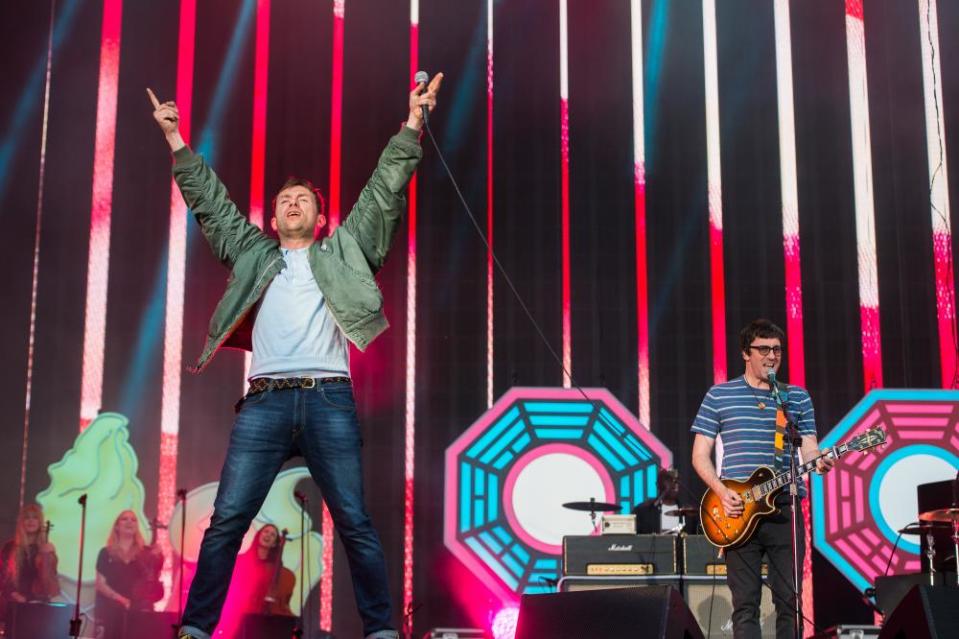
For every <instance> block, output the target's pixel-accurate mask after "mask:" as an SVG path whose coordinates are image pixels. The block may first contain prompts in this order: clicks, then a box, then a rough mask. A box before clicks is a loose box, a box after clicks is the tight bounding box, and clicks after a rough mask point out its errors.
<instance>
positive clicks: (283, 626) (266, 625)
mask: <svg viewBox="0 0 959 639" xmlns="http://www.w3.org/2000/svg"><path fill="white" fill-rule="evenodd" d="M295 626H296V617H288V616H285V615H261V614H246V615H243V623H242V625H241V626H240V637H242V639H289V638H290V637H292V636H293V628H294V627H295Z"/></svg>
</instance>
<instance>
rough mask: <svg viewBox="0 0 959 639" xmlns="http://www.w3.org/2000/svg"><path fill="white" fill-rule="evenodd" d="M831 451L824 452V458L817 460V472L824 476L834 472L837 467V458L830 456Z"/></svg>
mask: <svg viewBox="0 0 959 639" xmlns="http://www.w3.org/2000/svg"><path fill="white" fill-rule="evenodd" d="M829 453H830V451H828V450H827V451H824V452H823V456H822V457H820V458H819V459H817V460H816V472H817V473H819V474H820V475H822V474H823V473H828V472H829V471H830V470H832V467H833V466H835V465H836V458H835V457H833V456H832V455H830V454H829Z"/></svg>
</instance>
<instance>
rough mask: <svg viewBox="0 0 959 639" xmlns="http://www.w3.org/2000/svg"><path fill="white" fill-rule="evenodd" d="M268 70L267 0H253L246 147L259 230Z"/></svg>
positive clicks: (254, 219)
mask: <svg viewBox="0 0 959 639" xmlns="http://www.w3.org/2000/svg"><path fill="white" fill-rule="evenodd" d="M269 71H270V0H257V2H256V36H255V45H254V61H253V131H252V136H251V139H252V141H251V148H250V222H251V223H253V224H255V225H256V226H258V227H260V228H261V229H262V228H263V200H264V197H263V192H264V188H265V185H264V181H265V165H266V109H267V92H268V85H269Z"/></svg>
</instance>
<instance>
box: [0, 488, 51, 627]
mask: <svg viewBox="0 0 959 639" xmlns="http://www.w3.org/2000/svg"><path fill="white" fill-rule="evenodd" d="M47 533H48V530H47V529H46V526H45V522H44V519H43V509H42V508H41V507H40V506H38V505H36V504H27V505H26V506H24V507H23V509H22V510H21V511H20V515H19V516H18V517H17V528H16V532H15V533H14V537H13V539H11V540H10V541H8V542H7V543H6V544H4V546H3V550H2V551H0V565H2V575H0V613H2V618H4V619H6V615H7V604H8V603H9V602H20V603H23V602H27V601H42V602H47V601H50V599H51V598H52V597H54V596H55V595H56V594H57V593H59V592H60V584H59V582H58V581H57V552H56V549H55V548H54V547H53V544H51V543H50V542H49V540H48V539H47Z"/></svg>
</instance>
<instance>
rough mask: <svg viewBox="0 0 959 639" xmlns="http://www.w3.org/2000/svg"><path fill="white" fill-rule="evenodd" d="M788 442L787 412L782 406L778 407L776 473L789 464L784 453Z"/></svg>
mask: <svg viewBox="0 0 959 639" xmlns="http://www.w3.org/2000/svg"><path fill="white" fill-rule="evenodd" d="M785 442H786V412H785V411H784V410H783V407H782V406H777V407H776V440H775V445H776V463H775V464H774V466H775V469H776V471H777V472H778V471H782V470H785V468H786V466H788V464H787V463H786V455H785V452H784V449H785Z"/></svg>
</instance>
